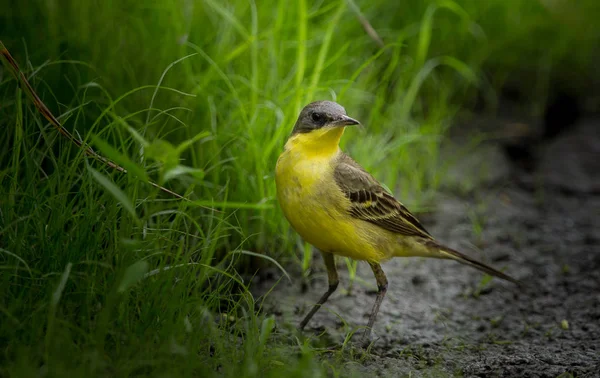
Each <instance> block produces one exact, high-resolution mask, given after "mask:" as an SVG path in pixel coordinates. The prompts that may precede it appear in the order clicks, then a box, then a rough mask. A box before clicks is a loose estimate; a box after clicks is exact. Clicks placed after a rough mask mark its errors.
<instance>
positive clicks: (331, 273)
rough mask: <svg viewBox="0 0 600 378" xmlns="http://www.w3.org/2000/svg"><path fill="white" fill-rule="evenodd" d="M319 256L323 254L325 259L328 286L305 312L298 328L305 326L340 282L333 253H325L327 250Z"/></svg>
mask: <svg viewBox="0 0 600 378" xmlns="http://www.w3.org/2000/svg"><path fill="white" fill-rule="evenodd" d="M321 256H323V261H325V267H326V268H327V278H328V281H329V288H328V289H327V291H326V292H325V294H323V295H322V296H321V299H319V301H318V302H317V303H316V304H315V305H314V306H313V308H312V309H311V310H310V312H309V313H308V314H306V316H305V317H304V319H302V321H301V322H300V325H299V326H298V328H299V329H304V327H305V326H306V323H308V322H309V320H310V319H311V318H312V317H313V315H314V314H315V312H317V310H318V309H319V308H321V306H322V305H323V303H325V302H326V301H327V298H329V296H330V295H331V294H333V292H334V291H335V289H337V287H338V283H339V282H340V280H339V279H338V273H337V269H336V268H335V259H334V258H333V254H331V253H327V252H321Z"/></svg>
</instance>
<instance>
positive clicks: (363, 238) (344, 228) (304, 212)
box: [276, 151, 397, 262]
mask: <svg viewBox="0 0 600 378" xmlns="http://www.w3.org/2000/svg"><path fill="white" fill-rule="evenodd" d="M330 161H331V159H330V157H323V158H319V157H316V158H311V159H306V158H304V159H300V158H297V157H296V158H295V157H294V156H292V155H291V153H290V152H287V151H286V152H284V153H283V154H282V156H281V157H280V158H279V160H278V162H277V172H276V181H277V197H278V200H279V204H280V206H281V208H282V210H283V213H284V215H285V217H286V218H287V219H288V221H289V222H290V224H291V225H292V227H293V228H294V229H295V230H296V232H298V233H299V234H300V236H302V238H304V240H306V241H307V242H309V243H310V244H312V245H314V246H315V247H316V248H318V249H320V250H321V251H324V252H330V253H334V254H337V255H341V256H346V257H350V258H353V259H357V260H368V261H373V262H379V261H382V260H385V259H387V258H389V257H391V253H390V252H391V251H392V250H393V249H394V248H393V247H392V244H393V243H397V242H396V241H395V240H396V237H395V236H394V235H393V234H391V233H388V232H383V233H382V230H381V229H377V228H378V227H377V226H375V225H372V224H370V223H368V222H364V221H361V220H358V219H354V218H352V217H351V216H350V215H349V214H348V212H347V211H348V210H347V209H348V208H349V207H350V202H349V200H348V199H347V198H346V197H345V196H344V194H343V193H342V192H341V190H340V189H339V188H338V186H337V184H336V183H335V181H334V176H333V166H332V165H331V163H330Z"/></svg>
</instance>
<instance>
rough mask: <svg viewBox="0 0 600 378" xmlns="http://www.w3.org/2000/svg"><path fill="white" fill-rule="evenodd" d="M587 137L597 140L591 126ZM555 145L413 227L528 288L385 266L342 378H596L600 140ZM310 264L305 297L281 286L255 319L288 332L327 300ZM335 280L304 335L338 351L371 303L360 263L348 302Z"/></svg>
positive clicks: (450, 272) (460, 270)
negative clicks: (366, 344) (363, 346)
mask: <svg viewBox="0 0 600 378" xmlns="http://www.w3.org/2000/svg"><path fill="white" fill-rule="evenodd" d="M595 126H597V128H596V130H598V129H600V122H596V124H595ZM578 133H585V134H584V136H585V140H586V147H585V148H582V149H577V148H575V147H574V146H573V144H572V143H573V140H577V138H580V137H581V134H578ZM562 138H564V142H563V145H561V140H560V139H557V140H554V141H552V143H551V144H549V147H547V148H546V147H545V149H543V150H541V152H540V155H541V159H540V160H541V162H542V163H541V164H540V165H539V166H540V167H541V168H540V169H538V170H535V171H533V172H530V173H525V172H523V171H519V170H517V169H516V168H514V169H512V171H511V173H510V175H505V174H503V175H502V176H500V178H499V179H498V180H496V181H495V182H494V183H491V184H490V183H489V182H486V184H485V185H483V187H479V188H477V190H473V191H468V192H467V193H462V194H461V193H460V191H457V192H453V191H451V190H448V191H446V192H444V193H442V194H441V195H440V197H439V200H438V204H437V205H438V206H437V210H436V212H435V214H434V215H431V216H427V217H423V223H424V224H425V226H426V227H427V229H428V230H429V231H430V232H431V233H432V234H433V235H434V236H435V237H436V239H438V240H440V241H442V242H444V243H446V244H448V245H449V246H451V247H454V248H457V249H459V250H462V251H464V252H465V253H468V254H470V255H471V256H474V257H477V258H479V259H481V260H483V261H485V262H487V263H489V264H491V265H492V266H494V267H496V268H500V269H502V270H504V271H505V272H507V273H509V274H511V275H512V276H513V277H515V278H517V279H520V280H522V281H524V282H525V283H526V285H527V287H526V288H524V289H520V288H518V287H516V286H514V285H512V284H510V283H506V282H503V281H501V280H499V279H494V280H492V281H491V282H486V280H485V279H484V278H483V277H484V276H483V275H482V274H481V273H480V272H478V271H476V270H474V269H472V268H470V267H468V266H464V265H460V264H457V263H455V262H452V261H445V260H433V259H420V258H406V259H400V258H397V259H394V260H391V261H389V262H387V263H385V264H384V265H383V269H384V271H385V273H386V275H387V277H388V280H389V288H388V292H387V296H386V298H385V300H384V302H383V305H382V307H381V311H380V313H379V316H378V319H377V322H376V323H375V326H374V330H373V331H374V334H375V343H374V344H373V347H372V349H371V354H370V356H369V357H368V358H366V359H364V360H363V361H362V362H361V363H360V364H356V363H353V364H352V365H351V367H349V368H348V369H349V372H350V371H352V372H353V373H356V374H359V375H360V374H369V375H378V376H402V375H409V374H410V375H411V376H440V375H441V376H446V375H463V376H469V377H471V376H480V377H490V376H492V377H493V376H498V377H517V376H518V377H556V376H558V375H560V374H563V373H565V372H569V373H571V374H573V375H575V376H589V377H596V376H600V222H599V215H600V193H598V191H597V190H595V188H596V185H597V181H596V180H598V176H600V173H598V172H600V162H598V161H596V160H594V159H596V158H594V157H593V154H590V151H595V148H596V146H598V145H599V144H600V137H599V135H598V132H594V131H593V129H591V128H589V127H588V126H585V127H580V128H579V129H577V130H576V131H574V132H573V133H571V134H569V135H565V136H563V137H562ZM567 144H568V145H567ZM547 151H551V152H550V153H552V154H555V153H556V151H568V154H567V153H565V155H564V156H551V155H548V154H549V152H547ZM552 151H554V152H552ZM578 151H581V152H582V153H581V154H579V153H578ZM544 153H546V155H544ZM584 154H585V156H582V155H584ZM552 158H556V159H560V160H562V161H563V162H564V164H560V165H558V164H557V165H555V166H556V167H557V169H556V171H552V169H551V167H552V164H551V163H550V162H548V159H552ZM568 159H574V160H575V161H576V162H580V163H579V164H580V165H581V164H585V167H584V168H585V169H579V170H578V171H577V172H575V173H576V174H573V170H572V169H565V165H569V164H575V166H577V163H569V162H566V160H568ZM581 159H586V160H585V162H582V160H581ZM597 160H600V159H597ZM507 164H508V163H507ZM594 164H595V165H594ZM593 167H596V168H597V169H593ZM540 172H541V173H542V175H541V179H539V178H540ZM548 172H550V173H548ZM594 172H596V173H594ZM561 175H562V177H563V178H564V180H570V181H573V180H578V177H579V180H582V182H581V183H580V184H581V185H577V183H573V182H571V183H570V184H567V185H565V184H564V183H563V180H562V179H561ZM509 177H510V178H509ZM548 177H551V178H550V179H548ZM532 183H533V184H532ZM557 183H560V184H557ZM565 188H567V189H568V190H565ZM315 260H316V261H315V267H314V270H315V271H314V273H313V274H312V275H311V277H310V278H309V284H308V288H307V290H306V292H303V291H302V285H301V280H300V279H295V280H294V282H293V283H292V284H289V283H287V282H283V281H280V282H279V283H278V284H277V285H276V286H275V288H274V289H273V290H272V291H271V292H270V293H269V294H268V295H267V298H266V301H265V305H264V308H263V309H264V311H265V312H267V313H273V314H276V316H277V318H278V322H279V323H280V324H282V323H293V324H297V322H299V321H300V319H301V318H302V316H304V314H305V313H306V312H307V311H308V310H309V309H310V306H312V305H313V304H314V303H315V302H316V301H317V300H318V299H319V297H320V296H321V294H322V293H323V292H324V291H325V290H326V288H327V276H326V273H325V271H324V268H323V267H322V261H321V259H320V257H317V258H316V259H315ZM338 268H339V271H340V278H341V285H340V289H338V291H337V292H336V293H334V294H333V295H332V296H331V297H330V299H329V301H328V302H327V303H326V304H325V306H324V307H323V308H322V309H321V310H320V311H319V312H317V314H316V315H315V316H314V317H313V319H312V320H311V322H310V323H309V324H308V326H307V328H306V329H305V331H304V334H305V335H314V337H316V338H317V337H318V338H319V340H320V341H319V342H321V343H324V344H328V345H339V344H341V343H342V342H343V341H344V338H345V336H346V335H347V333H348V332H349V331H350V330H352V329H356V328H357V327H360V326H364V325H365V324H366V322H367V319H368V315H369V312H370V310H371V306H372V304H373V301H374V300H375V293H376V285H375V279H374V278H373V276H372V272H371V270H370V268H369V267H368V265H367V264H366V263H359V268H358V272H357V276H358V278H357V280H356V282H355V283H354V285H353V287H352V290H351V291H350V292H348V290H347V288H348V285H349V277H348V272H347V269H346V268H345V263H344V261H343V260H341V259H340V260H338ZM292 269H293V268H292ZM296 277H299V276H296ZM276 278H277V277H275V278H270V279H264V278H263V279H260V278H259V279H257V281H258V282H256V284H255V287H254V289H255V293H256V294H257V295H261V294H264V293H266V292H267V291H268V290H270V289H271V288H272V287H273V285H275V283H276ZM359 332H360V331H359ZM316 335H320V336H316ZM357 336H359V335H357Z"/></svg>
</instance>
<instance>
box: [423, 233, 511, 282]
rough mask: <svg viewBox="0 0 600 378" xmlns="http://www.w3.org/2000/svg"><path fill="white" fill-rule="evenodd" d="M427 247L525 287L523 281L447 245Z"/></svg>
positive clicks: (435, 243)
mask: <svg viewBox="0 0 600 378" xmlns="http://www.w3.org/2000/svg"><path fill="white" fill-rule="evenodd" d="M425 245H426V246H427V247H430V248H435V249H437V250H438V252H439V253H440V254H441V255H442V257H445V258H448V259H452V260H455V261H458V262H459V263H461V264H465V265H470V266H472V267H474V268H477V269H479V270H481V271H482V272H485V273H487V274H489V275H492V276H495V277H498V278H502V279H503V280H506V281H509V282H512V283H514V284H516V285H519V286H523V283H522V282H521V281H519V280H516V279H514V278H512V277H511V276H509V275H507V274H504V273H502V272H501V271H499V270H497V269H494V268H492V267H491V266H489V265H486V264H484V263H482V262H479V261H477V260H475V259H474V258H472V257H469V256H467V255H465V254H462V253H460V252H458V251H456V250H454V249H452V248H450V247H446V246H445V245H441V244H438V243H437V242H435V241H433V240H432V241H427V243H425Z"/></svg>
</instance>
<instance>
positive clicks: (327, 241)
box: [275, 101, 521, 342]
mask: <svg viewBox="0 0 600 378" xmlns="http://www.w3.org/2000/svg"><path fill="white" fill-rule="evenodd" d="M359 124H360V122H359V121H357V120H355V119H354V118H351V117H349V116H348V115H347V114H346V110H345V109H344V107H342V106H341V105H339V104H338V103H336V102H333V101H316V102H312V103H310V104H308V105H306V106H305V107H304V108H303V109H302V111H301V112H300V114H299V116H298V119H297V121H296V123H295V125H294V127H293V129H292V132H291V134H290V136H289V137H288V139H287V142H286V143H285V146H284V149H283V152H282V153H281V154H280V156H279V158H278V159H277V165H276V168H275V184H276V192H277V200H278V202H279V205H280V208H281V209H282V212H283V214H284V216H285V218H287V220H288V221H289V223H290V225H291V226H292V228H293V229H294V230H295V231H296V232H297V233H298V234H299V235H300V236H301V237H302V238H303V239H304V240H305V241H307V242H308V243H310V244H311V245H313V246H314V247H316V248H317V249H318V250H319V251H320V252H321V255H322V258H323V261H324V263H325V268H326V270H327V278H328V284H329V286H328V288H327V291H326V292H325V293H324V294H323V295H322V296H321V298H320V299H319V300H318V302H317V303H316V304H314V306H313V307H312V308H311V310H310V311H309V312H308V313H307V314H306V316H305V317H304V318H303V319H302V321H301V322H300V324H299V326H298V328H299V329H300V330H302V329H304V327H305V326H306V325H307V323H308V322H309V321H310V319H311V318H312V317H313V315H314V314H315V313H316V312H317V310H318V309H319V308H321V306H322V305H323V304H324V303H325V302H326V301H327V299H328V298H329V297H330V296H331V294H333V292H335V290H336V289H337V287H338V284H339V277H338V273H337V269H336V265H335V257H334V256H335V255H338V256H344V257H349V258H351V259H354V260H362V261H366V262H367V263H368V264H369V265H370V267H371V270H372V271H373V274H374V276H375V280H376V282H377V288H378V290H377V296H376V298H375V302H374V304H373V307H372V310H371V313H370V316H369V320H368V323H367V326H366V328H365V331H364V334H363V342H368V341H369V338H370V334H371V330H372V328H373V324H374V323H375V320H376V318H377V313H378V312H379V308H380V306H381V303H382V302H383V299H384V297H385V294H386V291H387V289H388V280H387V277H386V275H385V273H384V271H383V269H382V267H381V264H382V263H383V262H385V261H387V260H389V259H391V258H394V257H414V256H420V257H432V258H441V259H450V260H454V261H457V262H459V263H462V264H466V265H470V266H472V267H474V268H477V269H479V270H481V271H483V272H485V273H487V274H489V275H492V276H495V277H499V278H501V279H504V280H507V281H510V282H512V283H514V284H517V285H521V282H519V281H518V280H516V279H514V278H512V277H510V276H509V275H507V274H505V273H502V272H500V271H499V270H496V269H494V268H492V267H490V266H488V265H486V264H484V263H482V262H480V261H477V260H476V259H474V258H472V257H469V256H467V255H465V254H463V253H461V252H458V251H456V250H455V249H452V248H450V247H447V246H445V245H443V244H441V243H439V242H438V241H437V240H435V239H434V238H433V236H432V235H431V234H430V233H429V232H428V231H427V230H426V229H425V227H423V225H422V224H421V223H420V222H419V221H418V220H417V218H416V217H415V216H414V215H413V214H412V213H411V212H410V211H409V210H408V209H407V208H406V206H404V205H403V204H402V203H401V202H400V201H398V200H397V199H396V198H395V197H394V196H393V195H392V194H390V193H389V192H388V191H387V190H386V189H384V187H383V186H382V185H381V184H380V183H379V182H378V181H377V180H376V179H375V178H374V177H373V176H372V175H371V174H369V173H368V172H367V171H366V170H365V169H364V168H363V167H361V166H360V165H359V164H358V163H357V162H356V161H354V160H353V159H352V158H351V157H350V156H348V155H347V154H345V153H344V152H343V151H342V150H341V149H340V146H339V143H340V139H341V138H342V135H343V134H344V130H345V129H346V127H348V126H354V125H359Z"/></svg>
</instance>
